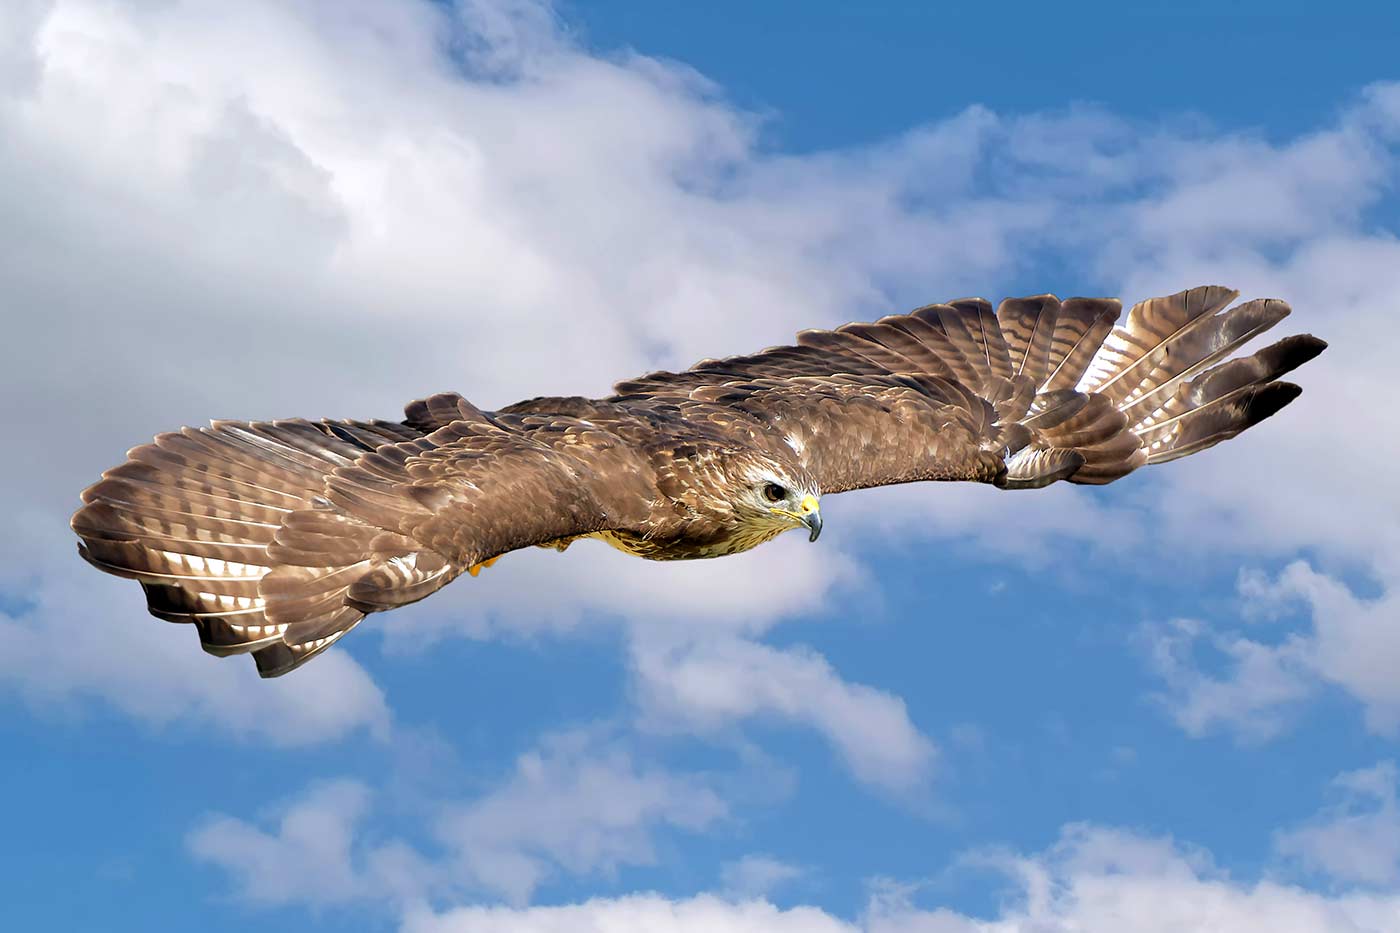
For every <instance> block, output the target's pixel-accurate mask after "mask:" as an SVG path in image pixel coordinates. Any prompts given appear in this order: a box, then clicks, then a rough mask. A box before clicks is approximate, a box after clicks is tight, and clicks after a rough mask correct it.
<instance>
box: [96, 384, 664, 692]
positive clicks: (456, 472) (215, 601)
mask: <svg viewBox="0 0 1400 933" xmlns="http://www.w3.org/2000/svg"><path fill="white" fill-rule="evenodd" d="M408 415H409V419H408V422H407V423H405V424H392V423H386V422H329V421H325V422H315V423H313V422H306V421H282V422H254V423H243V422H216V423H215V424H214V425H213V426H212V427H210V428H202V429H190V428H186V429H185V430H183V431H180V432H175V433H171V434H163V435H161V436H159V437H157V438H156V439H155V441H154V443H152V444H148V445H144V446H142V447H138V448H135V449H134V450H132V451H131V453H130V454H129V457H130V459H129V460H128V461H127V462H126V463H124V464H122V465H121V466H118V467H114V468H113V469H111V470H108V471H107V473H106V474H104V477H103V479H102V480H101V481H100V482H98V483H97V484H96V485H94V486H92V487H91V488H89V489H88V490H87V491H86V492H85V493H84V494H83V501H84V503H85V504H84V506H83V507H82V508H81V509H80V510H79V511H78V512H77V514H76V515H74V516H73V522H72V525H73V530H74V531H76V532H77V533H78V535H79V536H80V537H81V538H82V542H83V543H82V545H81V546H80V550H81V552H82V554H83V556H84V557H85V558H87V559H88V561H89V562H91V563H92V564H94V565H95V566H97V567H98V568H99V569H101V570H105V571H107V572H109V573H114V574H117V575H119V576H124V577H129V578H132V579H135V580H137V581H139V582H140V583H141V584H142V587H143V589H144V590H145V592H146V598H147V603H148V606H149V608H150V610H151V612H152V613H153V614H154V615H156V616H158V617H160V618H162V619H166V620H168V621H171V622H185V623H193V624H194V627H195V628H196V630H197V631H198V633H199V636H200V641H201V643H202V644H203V646H204V648H205V650H206V651H209V652H210V653H212V654H218V655H227V654H238V653H245V652H251V653H252V654H253V657H254V660H255V661H256V662H257V666H258V670H259V672H260V673H262V674H263V676H277V675H279V674H284V673H286V672H287V671H290V670H292V669H294V668H296V667H298V666H300V665H302V664H304V663H306V661H308V660H310V659H311V658H312V657H315V656H316V655H317V654H318V653H320V652H321V651H324V650H325V649H326V648H328V647H329V646H330V645H331V644H333V643H334V642H335V641H336V640H338V639H339V638H340V637H341V636H343V635H344V634H345V633H346V632H348V631H349V630H350V629H351V628H353V627H354V626H355V625H356V624H357V623H358V622H359V621H360V620H361V619H362V618H364V616H365V614H366V613H369V612H375V611H379V610H385V609H392V608H394V607H396V606H402V605H405V604H407V603H411V602H415V601H417V600H419V599H422V598H424V597H425V596H428V595H430V594H432V593H434V592H436V591H437V590H438V589H440V588H441V587H442V586H444V585H446V584H447V583H448V582H449V581H451V580H452V579H453V578H455V577H456V576H457V575H459V574H460V573H462V572H463V571H464V570H466V569H468V568H470V567H472V566H474V565H476V564H478V563H481V562H482V561H485V560H488V559H490V558H492V557H495V556H497V555H499V554H502V553H504V552H506V551H510V550H514V549H516V548H519V547H526V546H528V545H531V544H539V543H544V542H547V541H550V540H553V539H555V538H561V537H568V536H572V535H577V534H586V533H588V532H591V531H595V530H601V529H602V528H613V527H626V524H625V523H627V522H629V521H633V520H635V515H636V512H637V511H638V510H639V509H641V508H644V507H645V504H646V503H647V501H648V500H649V499H650V496H651V494H652V493H653V492H654V488H648V486H647V482H648V477H647V474H646V470H645V464H643V463H641V462H640V459H639V457H638V455H637V454H636V453H635V452H634V451H633V450H632V449H631V448H630V447H629V446H628V445H626V444H624V443H620V442H619V441H618V439H617V438H616V437H615V436H613V435H611V434H609V432H607V431H606V430H602V429H599V428H597V427H595V426H593V425H592V424H590V423H587V422H584V421H582V420H580V419H577V418H571V417H565V416H552V417H545V416H536V417H533V418H514V419H508V420H502V419H496V418H493V417H491V416H488V415H485V414H483V413H482V412H480V411H479V410H477V409H476V408H474V407H473V406H471V405H470V404H468V403H467V402H465V401H464V400H462V399H461V398H460V397H459V396H455V395H444V396H435V397H433V398H431V399H428V400H425V401H423V402H418V403H414V404H413V405H411V406H409V411H408ZM435 419H437V420H435ZM437 424H441V425H443V426H441V427H435V426H436V425H437ZM425 431H426V432H428V433H426V434H425V433H424V432H425Z"/></svg>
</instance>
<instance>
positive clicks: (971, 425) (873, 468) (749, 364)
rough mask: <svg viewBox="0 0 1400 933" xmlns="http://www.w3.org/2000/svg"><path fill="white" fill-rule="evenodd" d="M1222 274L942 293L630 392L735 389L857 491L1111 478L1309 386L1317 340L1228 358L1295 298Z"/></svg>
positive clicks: (839, 485)
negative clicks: (976, 295) (969, 295)
mask: <svg viewBox="0 0 1400 933" xmlns="http://www.w3.org/2000/svg"><path fill="white" fill-rule="evenodd" d="M1236 297H1238V293H1237V292H1235V291H1232V290H1230V289H1226V288H1221V287H1218V286H1204V287H1200V288H1194V289H1190V290H1189V291H1184V292H1180V293H1178V294H1175V295H1172V296H1169V297H1166V298H1154V299H1151V300H1148V301H1144V302H1142V303H1140V304H1138V305H1136V306H1134V307H1133V308H1132V309H1131V310H1130V311H1129V313H1128V316H1127V320H1126V322H1125V323H1124V324H1122V325H1121V326H1115V324H1116V322H1117V320H1118V318H1119V316H1120V312H1121V307H1122V306H1121V304H1120V303H1119V302H1118V301H1117V300H1116V299H1102V298H1071V299H1068V300H1066V301H1060V300H1059V299H1057V298H1055V297H1054V296H1053V295H1040V296H1035V297H1032V298H1013V299H1007V300H1006V301H1003V302H1002V303H1001V305H1000V307H999V308H997V310H996V312H995V313H993V311H992V308H991V305H990V304H989V303H987V302H986V301H984V300H982V299H963V300H959V301H953V302H949V303H947V304H938V305H929V306H927V307H924V308H919V309H918V310H916V311H913V312H911V313H910V314H902V315H892V316H889V317H885V318H882V319H880V320H879V321H877V322H875V323H870V324H847V325H845V326H844V327H840V328H837V329H836V330H834V331H804V332H802V333H800V334H799V335H798V337H797V344H796V345H795V346H786V347H773V348H770V349H768V350H764V351H763V352H761V353H757V354H753V355H751V356H742V357H731V358H729V359H724V360H705V361H702V362H700V363H698V364H696V365H695V366H694V367H692V368H691V369H689V370H687V371H685V372H682V373H669V372H661V373H652V374H650V375H648V376H644V377H641V378H640V379H634V380H629V381H627V382H623V383H620V384H619V385H618V386H617V387H616V389H615V391H616V392H617V393H618V396H617V397H618V398H619V399H626V398H637V397H659V398H663V399H666V398H671V399H681V398H696V399H706V400H711V401H721V402H724V403H726V404H729V405H732V406H734V407H736V408H739V409H742V410H743V411H745V412H747V413H749V414H750V415H753V416H755V417H757V418H759V419H761V420H763V421H765V422H766V423H768V424H769V425H770V426H771V427H772V428H773V430H775V431H778V432H780V433H781V434H782V436H783V437H784V438H785V439H787V441H788V443H789V444H790V445H791V446H792V448H793V449H794V450H795V451H796V452H797V453H798V455H799V456H800V457H801V458H802V460H803V462H804V465H806V466H807V467H808V469H810V470H811V471H812V472H813V474H814V475H815V476H816V477H817V480H818V482H820V483H821V484H822V488H823V489H824V490H825V491H828V492H839V491H842V490H847V489H856V488H863V487H869V486H879V485H885V484H889V483H899V482H910V481H914V480H923V479H972V480H981V481H989V482H995V483H997V484H998V485H1003V486H1007V487H1018V488H1029V487H1036V486H1043V485H1046V484H1048V483H1051V482H1054V481H1056V480H1060V479H1067V480H1069V481H1071V482H1077V483H1107V482H1111V481H1112V480H1114V479H1117V478H1118V477H1120V476H1123V475H1125V474H1127V473H1129V472H1132V471H1133V470H1135V469H1137V468H1138V467H1140V466H1142V465H1144V464H1148V463H1159V462H1165V461H1167V460H1172V459H1175V458H1177V457H1181V456H1185V455H1187V454H1190V453H1195V452H1196V451H1199V450H1204V449H1205V448H1207V447H1210V446H1213V445H1214V444H1217V443H1219V442H1220V441H1222V440H1225V439H1227V438H1230V437H1233V436H1235V435H1236V434H1238V433H1239V432H1241V431H1243V430H1245V429H1246V428H1248V427H1250V426H1251V425H1254V424H1256V423H1258V422H1259V421H1262V420H1263V419H1264V418H1267V417H1268V416H1269V415H1271V414H1273V413H1274V412H1276V411H1278V410H1279V409H1280V408H1282V407H1283V406H1284V405H1286V404H1288V403H1289V402H1290V401H1292V400H1293V399H1294V398H1295V397H1297V395H1298V392H1299V391H1300V390H1299V389H1298V387H1297V386H1295V385H1292V384H1289V383H1285V382H1279V381H1277V380H1278V377H1279V376H1281V375H1283V374H1284V373H1286V372H1288V371H1289V370H1291V369H1293V368H1294V367H1296V366H1298V365H1300V364H1301V363H1303V362H1305V361H1307V360H1308V359H1311V358H1312V357H1313V356H1316V355H1317V354H1318V353H1319V352H1321V351H1322V349H1323V348H1324V347H1325V346H1326V344H1325V343H1324V342H1323V341H1321V340H1318V339H1317V338H1315V337H1311V336H1308V335H1301V336H1296V337H1290V338H1287V339H1285V340H1283V341H1281V342H1279V343H1276V344H1274V345H1273V346H1270V347H1267V348H1265V349H1263V350H1261V351H1259V352H1258V353H1256V354H1255V355H1253V356H1250V357H1246V358H1243V359H1237V360H1231V361H1228V362H1222V360H1225V359H1226V358H1227V357H1228V356H1229V355H1230V354H1231V353H1232V352H1234V351H1235V350H1236V349H1237V348H1239V347H1240V346H1241V345H1243V344H1244V343H1245V342H1246V341H1248V340H1250V339H1251V338H1253V337H1254V336H1256V335H1258V334H1260V333H1262V332H1263V331H1265V330H1267V329H1269V328H1270V327H1272V326H1273V325H1274V324H1276V323H1278V322H1279V321H1280V320H1282V319H1283V318H1284V317H1285V316H1287V315H1288V313H1289V308H1288V305H1286V304H1284V303H1283V302H1281V301H1276V300H1272V299H1266V300H1258V301H1250V302H1246V303H1244V304H1241V305H1238V306H1236V307H1233V308H1230V309H1229V310H1225V309H1226V307H1227V306H1228V305H1229V304H1230V303H1231V302H1232V301H1233V300H1234V299H1235V298H1236Z"/></svg>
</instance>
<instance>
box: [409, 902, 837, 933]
mask: <svg viewBox="0 0 1400 933" xmlns="http://www.w3.org/2000/svg"><path fill="white" fill-rule="evenodd" d="M400 929H401V931H402V933H515V931H520V930H529V931H531V933H634V931H642V930H645V931H647V933H855V931H856V928H855V927H853V926H851V925H850V924H847V923H843V922H842V921H840V920H838V919H836V918H835V917H832V916H830V915H828V914H826V913H824V912H823V911H821V910H818V909H816V908H814V907H794V908H792V909H791V910H781V909H779V908H777V907H774V906H773V905H772V904H769V903H767V902H764V901H744V902H740V903H734V902H732V901H726V900H723V899H721V898H718V897H714V896H711V895H701V896H699V897H695V898H690V899H687V900H679V901H673V900H669V899H667V898H664V897H662V896H660V895H658V894H636V895H629V896H627V897H621V898H597V899H594V900H591V901H587V902H585V903H582V904H569V905H565V906H562V907H530V908H526V909H524V910H512V909H510V908H506V907H459V908H456V909H453V910H449V911H447V912H445V913H441V914H435V913H432V912H430V911H427V910H420V911H417V912H414V913H412V914H410V915H409V916H408V917H407V919H405V921H404V923H403V926H402V927H401V928H400Z"/></svg>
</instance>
